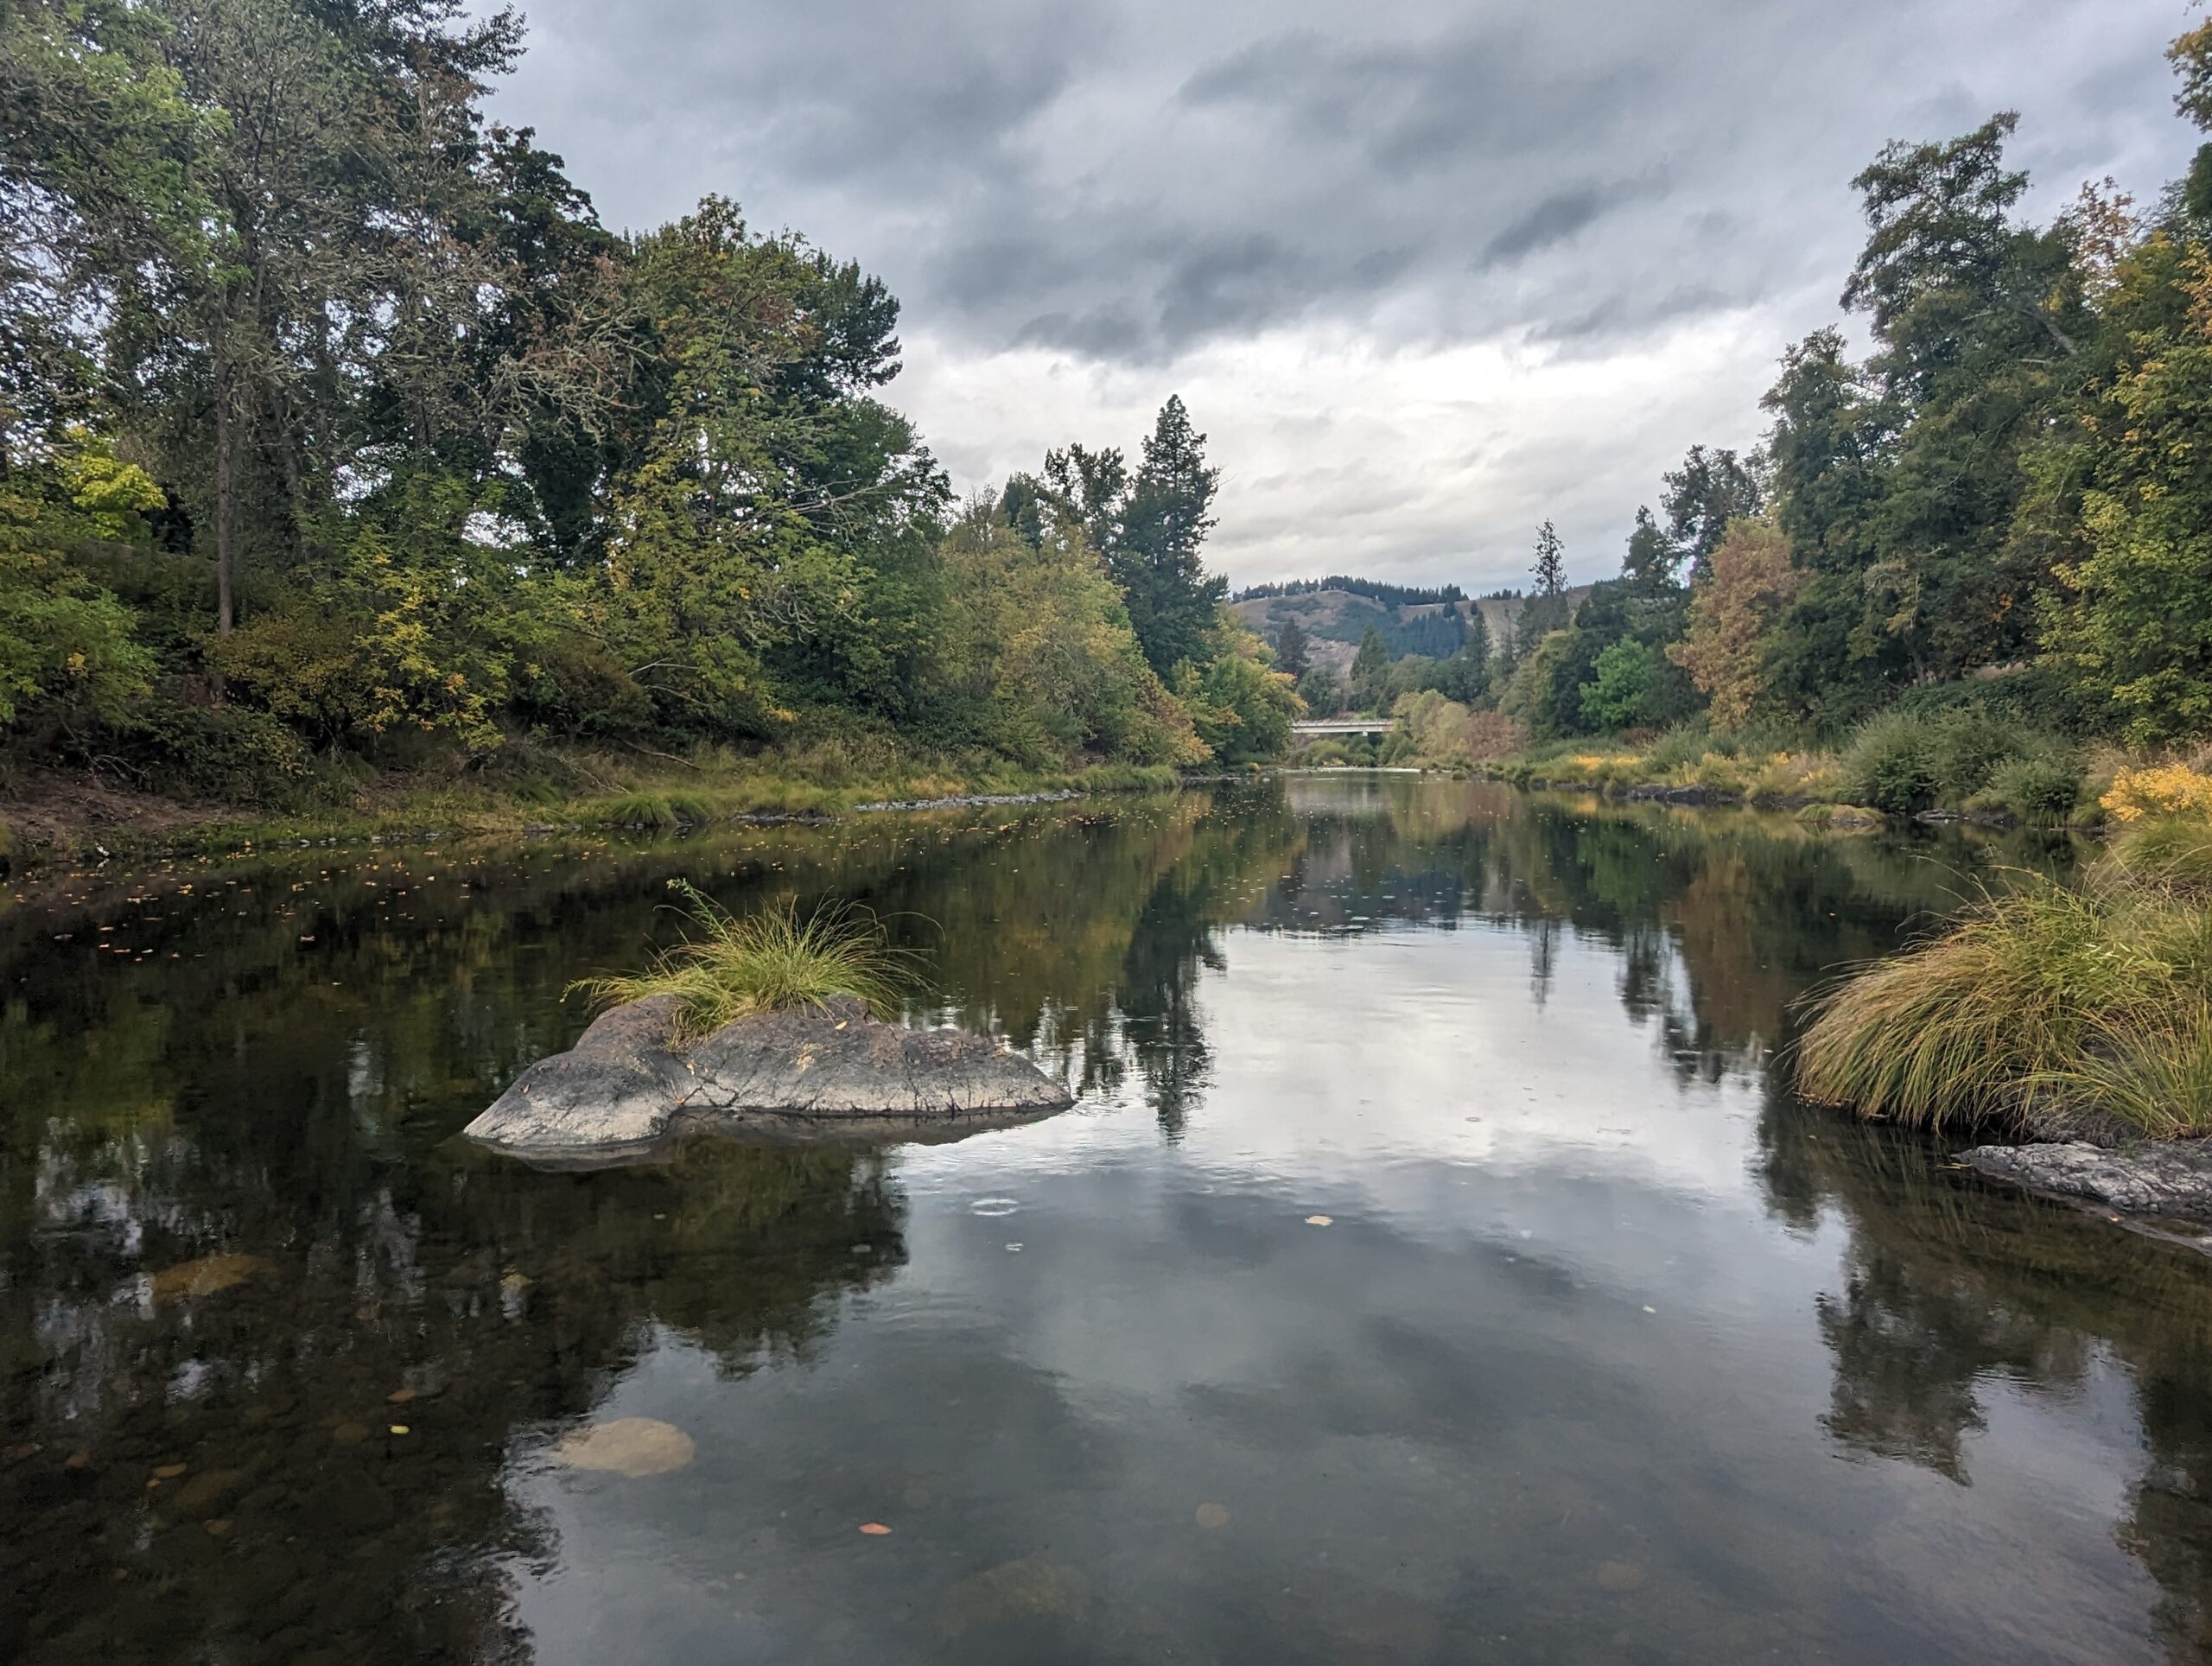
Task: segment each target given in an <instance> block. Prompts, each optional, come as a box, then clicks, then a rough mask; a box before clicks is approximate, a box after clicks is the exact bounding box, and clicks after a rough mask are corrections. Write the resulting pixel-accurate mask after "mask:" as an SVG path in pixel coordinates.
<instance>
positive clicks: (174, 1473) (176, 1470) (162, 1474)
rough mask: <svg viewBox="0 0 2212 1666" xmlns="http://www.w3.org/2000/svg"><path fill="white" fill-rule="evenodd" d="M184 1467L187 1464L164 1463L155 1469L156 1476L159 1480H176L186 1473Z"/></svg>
mask: <svg viewBox="0 0 2212 1666" xmlns="http://www.w3.org/2000/svg"><path fill="white" fill-rule="evenodd" d="M184 1469H185V1466H183V1465H182V1464H163V1465H162V1466H160V1467H159V1468H157V1469H156V1470H155V1472H154V1478H155V1479H156V1480H157V1481H174V1480H175V1479H176V1478H177V1477H178V1476H180V1475H181V1474H183V1473H184Z"/></svg>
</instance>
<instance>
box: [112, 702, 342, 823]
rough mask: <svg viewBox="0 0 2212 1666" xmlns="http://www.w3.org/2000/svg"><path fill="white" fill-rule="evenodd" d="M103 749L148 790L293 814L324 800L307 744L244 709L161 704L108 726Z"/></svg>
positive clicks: (144, 705)
mask: <svg viewBox="0 0 2212 1666" xmlns="http://www.w3.org/2000/svg"><path fill="white" fill-rule="evenodd" d="M99 748H100V750H102V751H103V752H105V753H106V754H109V755H111V756H113V757H118V758H120V759H122V760H124V762H125V763H126V764H128V765H130V766H131V767H132V768H133V769H134V770H136V771H137V773H138V776H139V779H141V780H143V782H144V783H145V784H146V785H149V786H151V787H153V788H155V789H156V791H159V792H168V793H173V794H176V795H179V796H181V797H188V798H216V799H219V800H221V801H222V802H224V803H226V804H253V805H257V806H260V807H262V808H264V809H270V810H287V809H296V808H299V807H301V806H302V805H304V804H308V803H310V802H312V801H313V800H314V799H315V798H317V797H319V796H321V794H320V793H319V791H318V789H319V786H320V782H319V780H318V778H317V775H316V771H315V754H313V753H312V752H310V751H309V750H308V745H307V742H306V741H302V739H301V738H300V737H299V735H298V734H296V733H295V732H294V731H293V730H292V729H291V728H289V727H288V726H287V725H286V724H284V723H283V722H279V721H278V720H277V719H276V718H275V717H272V716H270V715H269V714H268V713H267V712H262V711H253V710H250V709H247V708H245V707H243V706H195V705H188V704H187V703H184V702H182V701H180V700H175V699H168V698H162V697H158V696H157V697H156V698H153V699H150V700H148V701H146V702H145V703H142V704H141V705H139V706H137V708H135V709H132V710H130V711H129V712H128V713H126V714H124V715H121V716H119V717H118V718H117V719H116V720H115V721H114V722H111V724H109V725H107V726H106V727H105V728H104V729H103V730H102V731H101V732H100V737H99Z"/></svg>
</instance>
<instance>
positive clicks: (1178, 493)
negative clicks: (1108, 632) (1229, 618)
mask: <svg viewBox="0 0 2212 1666" xmlns="http://www.w3.org/2000/svg"><path fill="white" fill-rule="evenodd" d="M1205 445H1206V436H1205V435H1203V434H1200V433H1198V431H1197V430H1196V429H1193V428H1192V426H1191V416H1190V413H1189V412H1188V411H1187V410H1185V409H1184V407H1183V401H1182V398H1181V397H1180V396H1179V395H1176V394H1170V395H1169V396H1168V397H1167V403H1166V404H1164V405H1162V406H1161V407H1160V417H1159V419H1158V420H1157V421H1156V422H1155V423H1154V425H1153V430H1152V433H1151V436H1149V437H1148V438H1147V440H1146V441H1145V442H1144V461H1142V463H1141V464H1140V465H1139V466H1138V468H1137V472H1136V478H1135V480H1133V481H1132V482H1131V484H1130V486H1129V493H1128V508H1127V510H1126V512H1124V514H1123V516H1122V528H1121V534H1120V537H1118V539H1116V540H1115V541H1114V542H1111V543H1109V544H1107V545H1106V546H1105V549H1106V553H1107V565H1108V568H1109V570H1111V571H1112V573H1113V575H1114V577H1115V580H1116V582H1118V583H1119V584H1120V585H1121V587H1122V591H1123V593H1124V594H1125V595H1127V596H1128V601H1129V622H1130V623H1131V624H1132V625H1134V626H1135V627H1136V633H1137V640H1138V641H1139V642H1141V644H1143V645H1144V653H1145V658H1147V660H1149V661H1150V662H1151V663H1152V666H1153V669H1154V670H1155V671H1159V672H1160V673H1161V674H1162V675H1165V674H1166V672H1167V671H1170V670H1171V669H1173V667H1174V666H1175V665H1176V664H1179V663H1180V662H1181V661H1184V660H1187V659H1196V658H1199V657H1200V656H1201V655H1202V654H1203V653H1204V652H1205V639H1206V633H1208V632H1209V631H1210V630H1211V628H1212V626H1213V624H1214V616H1215V614H1216V613H1217V610H1218V609H1219V607H1220V605H1221V600H1222V597H1223V596H1224V595H1226V594H1227V592H1228V588H1229V583H1228V581H1227V580H1226V579H1223V578H1217V577H1211V576H1209V575H1207V573H1206V570H1205V565H1204V563H1202V562H1201V561H1200V560H1199V556H1198V550H1199V546H1200V545H1202V544H1204V543H1205V537H1206V534H1207V533H1208V532H1210V531H1212V530H1213V525H1214V521H1213V516H1212V514H1211V510H1212V508H1213V500H1214V496H1215V494H1216V493H1217V492H1218V491H1219V490H1220V489H1221V471H1220V470H1219V469H1217V468H1212V467H1208V466H1207V463H1206V453H1205Z"/></svg>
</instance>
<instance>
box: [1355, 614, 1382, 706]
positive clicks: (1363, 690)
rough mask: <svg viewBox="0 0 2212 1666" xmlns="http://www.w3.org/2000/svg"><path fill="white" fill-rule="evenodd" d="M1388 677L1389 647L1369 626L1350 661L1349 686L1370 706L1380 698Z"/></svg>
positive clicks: (1372, 627)
mask: <svg viewBox="0 0 2212 1666" xmlns="http://www.w3.org/2000/svg"><path fill="white" fill-rule="evenodd" d="M1389 677H1390V645H1389V643H1387V642H1385V641H1384V640H1383V633H1382V632H1380V631H1378V630H1376V628H1375V626H1372V625H1370V626H1368V627H1367V630H1366V633H1365V634H1363V636H1362V637H1361V638H1360V639H1359V652H1357V653H1356V654H1354V655H1353V656H1352V659H1351V685H1352V688H1353V690H1355V691H1356V692H1357V694H1358V696H1359V697H1360V698H1361V699H1362V700H1363V701H1365V702H1366V703H1368V704H1369V705H1370V706H1373V705H1375V704H1376V703H1379V702H1380V701H1381V700H1382V698H1383V688H1384V685H1385V684H1387V683H1388V682H1389Z"/></svg>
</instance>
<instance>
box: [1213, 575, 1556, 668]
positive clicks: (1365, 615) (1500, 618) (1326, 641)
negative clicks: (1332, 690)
mask: <svg viewBox="0 0 2212 1666" xmlns="http://www.w3.org/2000/svg"><path fill="white" fill-rule="evenodd" d="M1322 582H1323V584H1324V585H1325V586H1327V585H1329V584H1332V582H1334V581H1331V580H1324V581H1322ZM1353 582H1358V581H1353ZM1255 588H1259V589H1261V591H1262V594H1260V595H1250V594H1247V595H1244V596H1243V598H1242V599H1240V600H1238V601H1233V602H1231V603H1230V607H1232V608H1233V609H1234V610H1235V611H1236V616H1237V617H1238V618H1239V619H1242V620H1243V621H1244V622H1245V623H1246V624H1247V625H1249V626H1251V627H1252V628H1253V629H1254V630H1255V631H1257V632H1258V633H1260V634H1261V635H1262V636H1263V637H1265V638H1267V639H1268V641H1269V642H1270V643H1272V642H1273V641H1274V639H1276V638H1277V637H1278V636H1280V635H1281V634H1282V627H1283V621H1284V620H1291V619H1295V620H1297V621H1298V623H1299V626H1300V628H1301V629H1303V630H1304V631H1305V633H1306V635H1307V636H1309V637H1311V638H1312V639H1313V663H1314V664H1317V665H1326V666H1327V667H1328V668H1329V669H1330V670H1331V671H1336V672H1338V673H1339V674H1342V673H1344V672H1345V671H1350V670H1351V661H1352V656H1353V655H1354V654H1356V653H1357V652H1359V644H1360V639H1362V638H1363V637H1364V636H1365V635H1366V634H1367V627H1368V626H1370V625H1372V626H1375V627H1376V629H1377V630H1379V631H1381V632H1382V633H1383V640H1384V641H1385V642H1386V643H1388V644H1389V648H1390V658H1393V659H1402V658H1405V657H1406V656H1407V655H1408V654H1409V653H1421V654H1427V655H1428V656H1429V657H1430V658H1434V659H1441V658H1444V657H1445V656H1446V655H1447V654H1450V653H1452V652H1455V651H1456V650H1457V649H1458V648H1459V644H1460V642H1461V641H1462V640H1464V639H1465V635H1466V625H1465V620H1466V619H1467V618H1468V617H1469V616H1470V614H1471V613H1473V612H1475V611H1477V610H1479V611H1480V612H1481V614H1482V616H1483V626H1484V629H1486V630H1487V631H1488V632H1489V633H1490V639H1491V643H1492V644H1493V645H1495V644H1497V643H1499V642H1503V640H1504V639H1506V638H1507V637H1508V636H1510V635H1511V634H1512V633H1513V632H1514V630H1515V629H1516V627H1517V626H1518V625H1519V623H1520V619H1521V610H1522V608H1524V607H1527V606H1528V605H1529V600H1528V598H1527V597H1526V596H1483V597H1480V598H1478V599H1477V600H1473V601H1469V600H1467V599H1465V598H1464V597H1462V598H1460V599H1459V600H1457V601H1401V602H1396V603H1389V602H1384V601H1376V600H1375V599H1374V595H1372V594H1369V595H1355V594H1354V593H1353V592H1351V591H1350V590H1344V589H1337V588H1321V589H1314V590H1307V589H1300V590H1299V591H1297V593H1296V594H1294V595H1281V594H1279V592H1280V591H1281V590H1283V589H1288V588H1291V587H1290V586H1287V585H1285V586H1273V585H1269V586H1263V587H1255ZM1360 588H1361V589H1362V590H1364V591H1370V592H1372V593H1379V594H1382V595H1389V593H1390V592H1391V591H1393V590H1396V591H1398V593H1399V594H1401V595H1403V594H1406V593H1407V592H1406V591H1405V590H1404V589H1402V588H1401V587H1397V586H1387V585H1380V584H1377V585H1368V584H1364V583H1363V584H1361V586H1360ZM1447 588H1457V587H1447ZM1590 589H1591V587H1590V586H1589V585H1587V584H1577V585H1574V586H1572V587H1571V588H1569V589H1568V590H1567V608H1568V611H1569V612H1570V613H1571V612H1572V611H1573V609H1574V608H1576V607H1580V606H1581V605H1582V599H1583V598H1584V597H1585V596H1586V595H1589V594H1590ZM1431 594H1436V593H1433V592H1432V593H1431Z"/></svg>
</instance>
